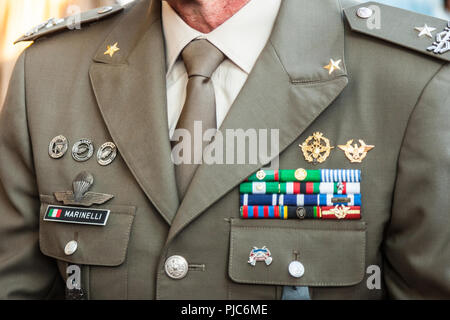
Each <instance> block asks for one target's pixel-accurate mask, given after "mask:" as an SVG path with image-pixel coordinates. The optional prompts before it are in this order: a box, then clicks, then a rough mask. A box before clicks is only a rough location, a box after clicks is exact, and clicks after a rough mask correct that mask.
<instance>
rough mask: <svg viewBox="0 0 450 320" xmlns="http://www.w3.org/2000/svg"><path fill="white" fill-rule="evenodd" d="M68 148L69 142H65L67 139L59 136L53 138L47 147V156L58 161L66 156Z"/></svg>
mask: <svg viewBox="0 0 450 320" xmlns="http://www.w3.org/2000/svg"><path fill="white" fill-rule="evenodd" d="M68 148H69V142H68V141H67V138H66V137H64V136H62V135H60V136H57V137H54V138H53V139H52V141H51V142H50V145H49V146H48V154H49V155H50V157H51V158H53V159H60V158H62V157H63V156H64V155H65V154H66V152H67V149H68Z"/></svg>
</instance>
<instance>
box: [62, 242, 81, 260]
mask: <svg viewBox="0 0 450 320" xmlns="http://www.w3.org/2000/svg"><path fill="white" fill-rule="evenodd" d="M77 249H78V242H76V241H75V240H73V241H69V242H68V243H67V244H66V247H65V248H64V253H65V254H66V256H71V255H73V254H74V253H75V251H77Z"/></svg>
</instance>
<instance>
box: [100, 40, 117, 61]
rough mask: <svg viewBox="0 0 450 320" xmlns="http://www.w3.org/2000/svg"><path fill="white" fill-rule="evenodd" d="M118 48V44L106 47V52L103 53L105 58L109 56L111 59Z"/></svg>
mask: <svg viewBox="0 0 450 320" xmlns="http://www.w3.org/2000/svg"><path fill="white" fill-rule="evenodd" d="M119 50H120V48H119V47H118V43H117V42H116V43H114V44H113V45H112V46H107V47H106V51H105V53H104V55H105V56H108V55H109V56H110V57H111V58H112V57H113V56H114V54H115V53H116V52H117V51H119Z"/></svg>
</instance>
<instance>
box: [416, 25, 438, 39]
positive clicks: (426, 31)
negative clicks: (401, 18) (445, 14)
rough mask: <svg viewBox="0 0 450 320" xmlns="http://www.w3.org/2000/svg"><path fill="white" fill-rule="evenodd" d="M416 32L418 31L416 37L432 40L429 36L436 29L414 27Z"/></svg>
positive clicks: (425, 26) (431, 36)
mask: <svg viewBox="0 0 450 320" xmlns="http://www.w3.org/2000/svg"><path fill="white" fill-rule="evenodd" d="M414 29H415V30H416V31H419V35H418V37H419V38H420V37H422V36H427V37H429V38H433V35H432V34H431V33H432V32H433V31H435V30H436V28H432V27H429V26H427V25H426V24H425V25H424V26H423V27H415V28H414Z"/></svg>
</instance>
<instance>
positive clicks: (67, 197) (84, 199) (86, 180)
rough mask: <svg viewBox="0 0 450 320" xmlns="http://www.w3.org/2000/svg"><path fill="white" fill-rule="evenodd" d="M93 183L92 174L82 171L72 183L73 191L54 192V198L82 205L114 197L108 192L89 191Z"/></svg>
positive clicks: (89, 204) (101, 201)
mask: <svg viewBox="0 0 450 320" xmlns="http://www.w3.org/2000/svg"><path fill="white" fill-rule="evenodd" d="M93 184H94V176H93V175H92V174H91V173H89V172H86V171H83V172H81V173H80V174H78V175H77V176H76V178H75V179H74V181H73V183H72V187H73V191H63V192H55V198H56V200H58V201H61V202H63V203H64V204H65V205H79V206H83V207H90V206H92V205H94V204H104V203H105V202H107V201H109V200H111V199H112V198H114V196H113V195H110V194H105V193H96V192H89V189H90V188H91V187H92V185H93Z"/></svg>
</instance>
